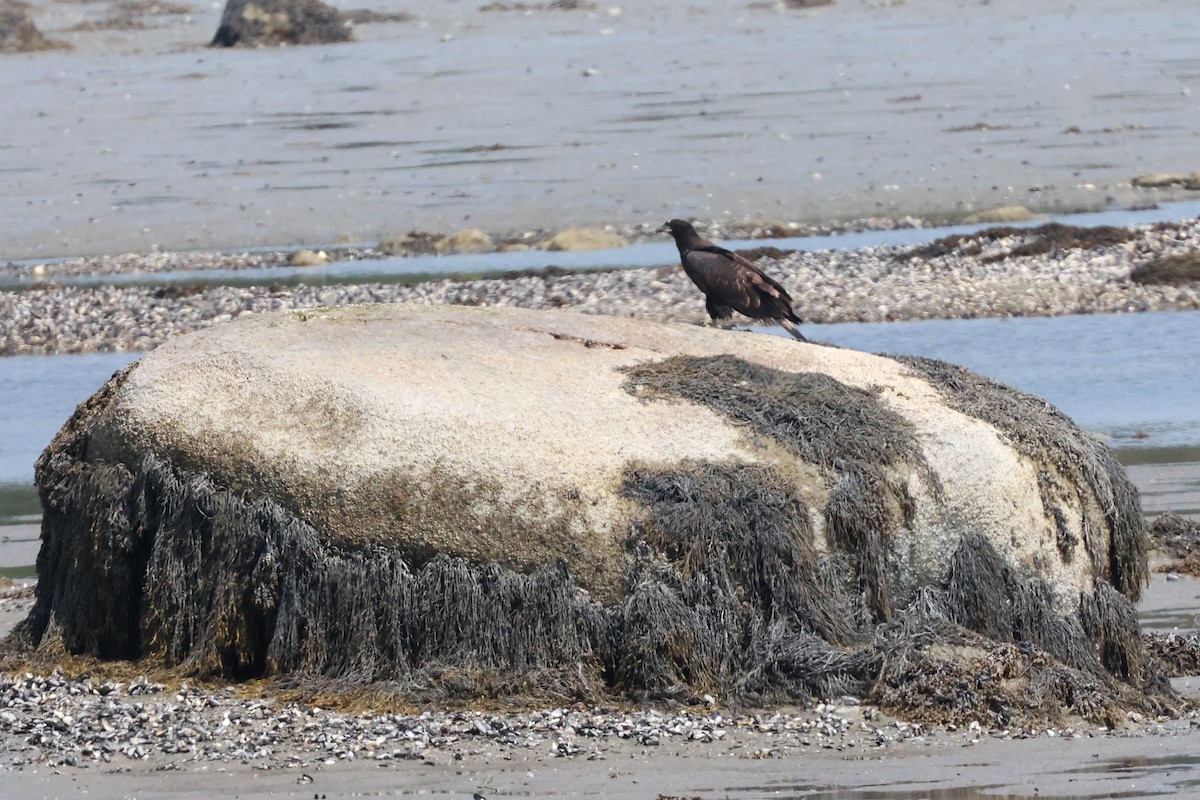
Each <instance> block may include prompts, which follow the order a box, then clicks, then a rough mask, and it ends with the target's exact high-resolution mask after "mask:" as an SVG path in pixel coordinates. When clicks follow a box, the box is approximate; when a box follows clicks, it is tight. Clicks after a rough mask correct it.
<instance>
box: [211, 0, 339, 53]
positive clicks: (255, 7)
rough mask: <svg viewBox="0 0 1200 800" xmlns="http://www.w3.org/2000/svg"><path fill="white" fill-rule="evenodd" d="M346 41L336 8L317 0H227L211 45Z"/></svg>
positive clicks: (230, 45) (247, 45)
mask: <svg viewBox="0 0 1200 800" xmlns="http://www.w3.org/2000/svg"><path fill="white" fill-rule="evenodd" d="M348 41H350V29H349V28H348V27H346V25H345V23H344V22H343V21H342V18H341V15H340V14H339V13H338V10H337V9H336V8H334V7H333V6H331V5H328V4H326V3H322V2H321V0H227V2H226V3H225V11H224V13H222V14H221V24H220V26H219V27H218V28H217V33H216V35H215V36H213V40H212V45H213V46H214V47H233V46H234V45H242V46H246V47H253V46H255V45H279V44H326V43H332V42H348Z"/></svg>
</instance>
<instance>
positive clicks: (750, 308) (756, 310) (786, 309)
mask: <svg viewBox="0 0 1200 800" xmlns="http://www.w3.org/2000/svg"><path fill="white" fill-rule="evenodd" d="M663 230H666V231H670V233H671V235H672V236H673V237H675V245H676V246H677V247H678V248H679V260H680V261H681V262H682V263H683V271H684V272H686V273H687V276H688V277H689V278H691V279H692V283H694V284H696V285H697V286H698V287H700V291H702V292H704V296H705V297H706V298H707V300H706V301H705V304H704V305H705V308H707V309H708V315H709V316H710V317H712V318H713V319H729V318H730V317H732V316H733V312H734V311H736V312H738V313H739V314H744V315H745V316H747V317H750V318H751V319H773V320H775V321H777V322H778V323H779V324H780V325H782V326H783V327H784V328H786V329H787V332H788V333H790V334H791V335H792V336H794V337H796V339H798V340H800V341H801V342H807V341H808V340H807V339H805V338H804V336H803V335H801V333H800V331H799V330H798V329H797V328H796V325H797V324H798V323H800V322H801V319H800V318H799V317H798V316H796V312H795V311H793V310H792V298H791V296H790V295H788V293H787V290H786V289H784V288H783V287H782V286H781V285H779V282H778V281H776V280H774V279H773V278H771V277H770V276H769V275H767V274H766V273H765V272H763V271H762V270H761V269H759V268H758V267H756V266H754V264H752V263H751V262H750V261H749V260H747V259H745V258H743V257H742V256H739V255H738V254H737V253H734V252H732V251H730V250H726V249H725V248H724V247H718V246H717V245H715V244H713V243H712V242H710V241H708V240H707V239H705V238H704V237H703V236H701V235H700V234H698V233H696V229H695V228H693V227H692V225H691V223H690V222H685V221H683V220H681V219H673V220H671V221H670V222H668V223H667V224H666V225H664V226H663Z"/></svg>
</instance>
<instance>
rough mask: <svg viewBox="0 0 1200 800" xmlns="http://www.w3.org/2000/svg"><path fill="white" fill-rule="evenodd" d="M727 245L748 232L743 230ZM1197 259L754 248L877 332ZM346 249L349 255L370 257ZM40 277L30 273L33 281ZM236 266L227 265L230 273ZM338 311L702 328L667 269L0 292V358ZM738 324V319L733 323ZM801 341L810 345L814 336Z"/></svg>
mask: <svg viewBox="0 0 1200 800" xmlns="http://www.w3.org/2000/svg"><path fill="white" fill-rule="evenodd" d="M743 233H746V234H749V235H753V233H754V232H753V231H744V232H743ZM1196 251H1200V221H1191V222H1187V223H1182V224H1158V225H1146V226H1138V227H1134V228H1130V229H1118V228H1112V229H1074V228H1067V227H1065V226H1044V227H1043V228H1037V229H1028V230H1017V229H1003V228H997V229H989V231H984V232H981V233H979V234H976V235H973V236H969V237H950V238H948V239H945V240H939V241H938V242H935V243H933V244H931V245H927V246H923V247H918V248H913V247H893V246H885V247H868V248H861V249H857V250H843V251H835V250H825V251H812V252H800V251H796V252H791V253H786V252H779V251H767V252H765V253H760V254H758V255H759V257H760V260H759V264H760V266H761V267H762V268H763V269H764V270H766V271H767V272H768V273H769V274H771V275H772V276H774V277H776V278H777V279H779V280H780V281H781V282H782V283H783V284H784V285H785V286H786V287H788V289H789V291H790V292H791V293H792V295H793V297H794V299H795V306H796V308H797V310H798V311H799V312H800V314H801V316H802V317H803V318H804V319H805V321H806V322H809V323H833V322H883V321H898V320H920V319H964V318H976V317H1005V316H1058V315H1064V314H1091V313H1124V312H1137V311H1186V310H1195V309H1200V281H1197V280H1191V281H1186V280H1185V281H1182V282H1177V283H1175V284H1154V283H1141V282H1138V281H1137V280H1134V279H1132V278H1131V274H1133V273H1134V271H1135V270H1138V269H1139V268H1141V267H1145V266H1147V265H1149V264H1152V263H1155V262H1156V261H1159V260H1161V259H1162V258H1164V257H1168V256H1177V255H1180V254H1188V253H1195V252H1196ZM377 255H378V254H377V253H375V252H374V251H356V252H355V253H354V254H353V255H352V257H360V258H368V257H376V256H377ZM288 258H289V256H288V254H286V253H275V254H242V255H221V254H213V253H182V254H163V253H157V254H150V255H147V256H122V257H108V258H102V259H91V260H75V261H73V262H64V264H65V266H64V265H59V266H57V267H56V266H53V265H30V264H26V265H21V266H19V267H17V266H15V265H10V267H9V274H10V276H11V277H16V276H15V275H14V274H13V273H14V271H21V272H22V273H23V274H24V273H26V272H27V271H28V272H30V273H32V274H37V275H39V276H42V277H43V278H44V279H45V280H49V281H52V280H53V278H54V277H55V276H56V273H54V270H56V269H57V270H62V272H61V273H57V274H85V272H86V271H88V270H91V271H93V272H94V273H98V274H110V273H127V272H131V271H145V270H151V271H154V270H157V271H163V270H178V269H203V268H215V267H224V268H229V267H230V266H231V264H233V263H240V264H243V265H245V266H271V265H284V264H286V263H287V261H288ZM39 267H41V270H42V271H41V272H40V273H38V272H36V270H38V268H39ZM234 268H236V266H235V267H234ZM350 303H424V304H433V303H449V304H463V305H476V306H519V307H524V308H569V309H572V310H575V311H580V312H583V313H588V314H607V315H614V316H635V317H640V318H644V319H651V320H657V321H664V322H683V323H704V322H706V320H707V318H706V315H705V313H704V304H703V300H702V298H701V296H700V294H699V293H698V292H697V290H696V289H695V287H694V286H693V285H692V284H691V282H690V281H689V280H688V279H687V277H686V276H685V275H684V274H683V272H682V270H681V269H680V268H679V267H678V266H675V265H672V266H664V267H660V268H650V269H625V270H610V271H595V272H586V271H585V272H563V271H561V270H547V271H544V272H534V273H521V274H517V275H512V276H504V277H496V278H486V279H480V280H465V281H464V280H453V279H442V280H433V281H428V282H425V283H420V284H416V285H403V284H398V283H361V284H344V285H341V284H339V285H298V286H282V285H265V286H253V287H231V286H186V285H181V286H167V287H144V286H143V287H136V286H115V285H101V286H95V287H73V286H55V285H53V284H49V283H43V284H39V285H36V286H34V287H33V288H29V289H22V290H17V291H5V292H0V320H2V322H0V354H2V355H49V354H56V353H85V352H95V351H144V350H150V349H153V348H154V347H155V346H157V345H158V344H160V343H161V342H162V341H164V340H165V339H166V338H168V337H170V336H174V335H177V334H180V333H186V332H189V331H193V330H198V329H200V328H203V327H206V326H208V325H212V324H216V323H219V322H222V321H226V320H229V319H233V318H235V317H239V316H242V315H244V314H253V313H261V312H264V311H283V310H304V309H311V308H318V307H322V306H331V305H343V304H350ZM743 322H744V320H743ZM811 335H812V336H815V337H816V338H818V339H819V338H820V332H819V329H817V330H814V331H811Z"/></svg>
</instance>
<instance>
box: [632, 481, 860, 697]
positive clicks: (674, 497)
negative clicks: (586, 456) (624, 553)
mask: <svg viewBox="0 0 1200 800" xmlns="http://www.w3.org/2000/svg"><path fill="white" fill-rule="evenodd" d="M624 493H625V495H626V496H627V497H630V498H631V499H633V500H636V501H637V502H639V503H641V504H642V505H644V506H646V507H647V508H648V509H650V512H651V517H650V520H649V522H648V523H647V524H646V525H645V526H644V527H642V528H641V529H640V530H638V531H637V532H636V542H635V548H636V549H637V550H638V554H639V558H638V561H639V563H638V565H637V566H636V567H635V569H634V575H633V578H632V583H633V589H632V591H633V597H632V601H631V602H630V603H627V604H626V609H625V611H624V612H623V613H622V614H621V615H620V617H619V618H618V631H619V632H620V635H619V636H618V639H619V640H620V641H621V642H622V643H623V644H624V645H625V651H624V653H623V654H622V658H621V659H620V661H619V663H618V675H621V676H623V675H624V674H626V673H629V672H641V671H642V670H644V669H645V668H646V665H648V664H650V665H658V666H656V667H655V669H654V672H655V673H657V674H658V675H671V676H672V677H673V678H674V684H675V685H674V686H659V687H655V688H656V689H657V690H658V691H660V692H662V693H664V694H667V695H672V694H680V693H682V692H684V691H685V690H686V688H687V686H689V685H692V686H699V687H701V688H703V689H705V690H711V691H722V692H728V691H729V689H730V688H733V689H734V690H735V693H736V694H738V695H740V696H755V697H763V696H768V695H771V696H783V697H805V696H809V695H817V696H826V695H827V693H828V692H830V691H832V690H833V689H835V688H838V689H843V690H845V689H846V688H847V687H848V685H849V684H850V683H853V684H854V685H856V686H860V685H861V674H862V669H861V665H858V666H856V665H855V663H854V659H853V656H852V655H849V654H847V653H845V652H843V650H842V649H841V648H844V646H846V645H854V644H861V643H862V642H864V641H865V640H866V639H867V638H868V631H867V627H866V626H865V625H864V624H863V622H862V620H863V619H864V617H865V613H863V612H862V611H861V610H860V609H857V608H856V603H855V600H854V599H853V598H852V597H851V596H850V595H849V594H848V593H847V592H846V591H845V588H844V586H843V584H842V582H841V581H840V580H839V579H838V578H837V577H835V576H834V575H833V574H832V573H833V571H832V570H830V569H829V568H828V565H827V564H822V563H819V562H818V559H817V557H816V555H815V553H814V550H813V546H812V540H811V532H810V530H809V522H808V513H807V509H806V508H805V506H804V502H803V500H802V499H801V498H800V497H799V496H798V494H797V490H796V487H795V486H794V485H792V484H789V483H788V482H787V481H786V480H784V479H783V478H782V477H781V476H779V475H778V474H776V473H775V472H774V471H773V470H771V469H769V468H766V467H763V466H759V465H752V464H739V463H728V464H715V463H709V462H693V463H685V464H681V465H677V467H675V468H671V469H655V468H651V467H637V468H634V469H633V470H631V472H630V473H629V475H628V477H627V478H626V482H625V488H624ZM664 625H666V626H667V627H668V629H669V630H668V631H666V632H664V630H663V626H664ZM664 633H665V635H664ZM631 645H632V646H633V648H634V649H632V650H630V649H628V648H629V646H631ZM619 682H620V683H622V684H625V685H638V684H644V683H645V679H644V678H639V679H636V680H632V679H625V678H622V679H621V680H620V681H619ZM648 688H649V687H648Z"/></svg>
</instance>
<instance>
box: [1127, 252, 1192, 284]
mask: <svg viewBox="0 0 1200 800" xmlns="http://www.w3.org/2000/svg"><path fill="white" fill-rule="evenodd" d="M1129 280H1131V281H1133V282H1134V283H1140V284H1142V285H1143V286H1186V285H1188V284H1189V283H1200V252H1196V251H1191V252H1188V253H1177V254H1175V255H1169V256H1162V257H1160V258H1156V259H1154V260H1153V261H1151V262H1149V263H1146V264H1142V265H1141V266H1139V267H1137V268H1135V269H1134V270H1133V271H1132V272H1130V273H1129Z"/></svg>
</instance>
